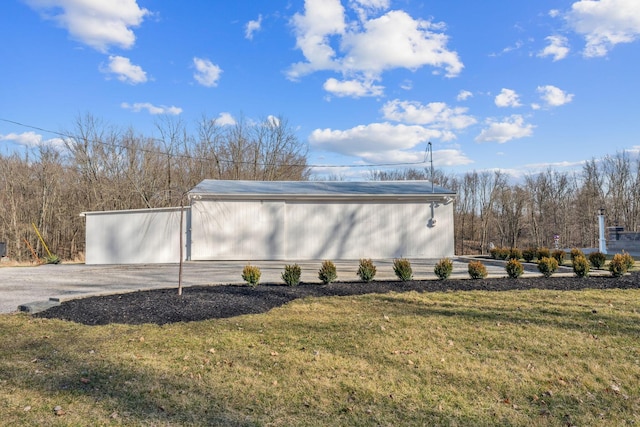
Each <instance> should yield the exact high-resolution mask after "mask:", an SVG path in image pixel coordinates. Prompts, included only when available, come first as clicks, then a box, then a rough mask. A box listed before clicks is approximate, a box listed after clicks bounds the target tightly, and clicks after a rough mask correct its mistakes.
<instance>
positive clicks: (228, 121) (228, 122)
mask: <svg viewBox="0 0 640 427" xmlns="http://www.w3.org/2000/svg"><path fill="white" fill-rule="evenodd" d="M216 123H217V124H219V125H221V126H233V125H235V124H236V119H234V118H233V116H232V115H231V113H220V115H218V118H217V119H216Z"/></svg>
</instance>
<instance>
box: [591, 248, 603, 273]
mask: <svg viewBox="0 0 640 427" xmlns="http://www.w3.org/2000/svg"><path fill="white" fill-rule="evenodd" d="M589 262H590V263H591V265H592V266H593V268H595V269H596V270H601V269H602V267H604V264H605V263H606V262H607V256H606V255H605V254H603V253H602V252H600V251H597V252H591V253H590V254H589Z"/></svg>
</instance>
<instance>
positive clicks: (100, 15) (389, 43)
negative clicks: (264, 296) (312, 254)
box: [0, 0, 640, 179]
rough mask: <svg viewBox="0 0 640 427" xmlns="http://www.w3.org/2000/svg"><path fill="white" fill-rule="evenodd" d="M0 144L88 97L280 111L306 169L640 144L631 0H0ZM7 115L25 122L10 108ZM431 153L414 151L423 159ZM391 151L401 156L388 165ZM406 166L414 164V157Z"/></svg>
mask: <svg viewBox="0 0 640 427" xmlns="http://www.w3.org/2000/svg"><path fill="white" fill-rule="evenodd" d="M1 12H2V13H1V14H0V37H1V40H2V42H1V43H0V54H1V57H2V63H1V65H0V153H2V154H8V153H11V152H13V151H16V150H20V149H24V147H33V146H34V145H38V144H56V143H59V136H58V135H56V134H55V133H52V132H48V131H54V132H58V131H63V130H72V129H73V127H74V123H75V121H76V119H77V117H78V116H80V115H84V114H86V113H90V114H92V115H93V116H95V117H98V118H100V119H101V120H103V121H104V122H105V123H108V124H110V125H113V126H116V127H118V128H121V129H126V128H129V127H131V128H134V129H136V130H137V131H139V132H140V133H143V134H145V135H154V136H159V135H158V132H157V130H156V128H155V124H156V123H157V122H158V121H159V120H162V117H163V116H170V117H172V118H174V119H179V120H182V121H183V122H184V123H185V124H186V125H187V126H189V127H191V128H192V129H193V131H194V133H195V125H196V122H197V120H199V119H200V118H201V117H202V116H203V115H207V116H209V117H217V118H218V119H219V123H220V124H221V125H225V124H228V123H233V121H234V120H237V119H238V118H239V117H240V116H243V117H244V118H245V119H250V120H254V119H255V120H260V119H264V118H266V117H268V116H271V115H274V116H278V115H280V116H283V117H285V118H286V119H287V120H288V123H289V125H290V126H291V127H292V128H294V129H295V131H296V133H297V135H298V137H299V139H300V140H301V141H302V142H304V143H307V144H308V145H309V163H310V164H314V165H333V166H344V167H334V168H322V167H318V168H315V169H314V173H316V174H319V175H322V174H326V173H330V174H336V175H341V176H343V177H346V178H349V177H351V178H354V179H355V178H357V177H359V176H362V175H363V173H366V172H365V171H366V170H367V168H349V167H348V166H349V165H363V164H365V165H366V164H381V163H385V164H387V163H398V164H405V163H414V162H421V161H423V160H424V158H425V149H426V146H427V143H428V142H429V141H431V142H432V144H433V159H434V164H435V166H436V167H438V168H441V169H443V170H444V171H445V172H453V173H464V172H466V171H471V170H478V171H480V170H493V169H502V170H504V171H507V172H509V173H512V174H513V175H514V176H521V175H522V174H525V173H531V172H535V171H539V170H542V169H545V168H547V167H549V166H552V167H554V168H555V169H559V170H563V169H564V168H579V167H580V164H581V162H582V161H585V160H589V159H591V158H599V157H602V156H605V155H607V154H615V153H616V152H617V151H621V150H630V151H638V150H640V139H639V138H638V136H639V135H640V109H639V108H638V107H639V101H638V98H639V95H640V78H638V65H637V64H640V1H638V0H580V1H576V0H554V1H551V0H535V1H532V0H529V1H527V0H518V1H514V0H486V1H475V0H474V1H472V0H447V1H442V0H431V1H410V0H397V1H396V0H342V1H340V0H306V1H303V0H268V1H267V0H262V1H261V0H237V1H232V2H222V1H211V0H189V1H187V2H176V1H171V0H4V1H3V2H2V6H1ZM12 122H17V123H20V124H16V123H12ZM425 166H426V165H425ZM398 167H400V166H398ZM418 167H421V166H420V165H419V166H418Z"/></svg>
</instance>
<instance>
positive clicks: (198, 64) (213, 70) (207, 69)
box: [193, 57, 222, 87]
mask: <svg viewBox="0 0 640 427" xmlns="http://www.w3.org/2000/svg"><path fill="white" fill-rule="evenodd" d="M193 65H194V67H195V68H196V72H195V73H194V75H193V78H194V79H196V81H197V82H198V83H200V84H201V85H202V86H206V87H214V86H217V85H218V80H219V79H220V75H221V74H222V69H221V68H220V67H218V66H217V65H215V64H214V63H212V62H211V61H210V60H208V59H204V58H197V57H196V58H193Z"/></svg>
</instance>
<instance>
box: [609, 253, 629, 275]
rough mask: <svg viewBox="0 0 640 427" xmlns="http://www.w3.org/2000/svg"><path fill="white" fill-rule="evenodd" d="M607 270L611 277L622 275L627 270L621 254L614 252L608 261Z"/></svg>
mask: <svg viewBox="0 0 640 427" xmlns="http://www.w3.org/2000/svg"><path fill="white" fill-rule="evenodd" d="M609 271H610V272H611V275H612V276H613V277H620V276H623V275H624V274H625V273H626V272H627V263H626V262H625V260H624V257H623V256H622V255H621V254H615V255H614V256H613V259H611V261H610V262H609Z"/></svg>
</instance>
